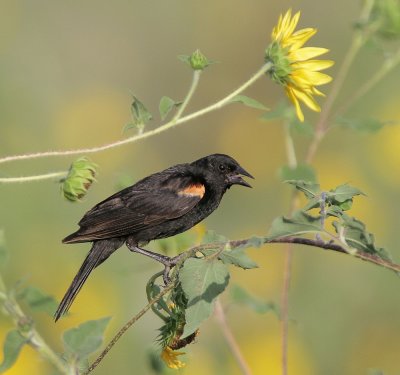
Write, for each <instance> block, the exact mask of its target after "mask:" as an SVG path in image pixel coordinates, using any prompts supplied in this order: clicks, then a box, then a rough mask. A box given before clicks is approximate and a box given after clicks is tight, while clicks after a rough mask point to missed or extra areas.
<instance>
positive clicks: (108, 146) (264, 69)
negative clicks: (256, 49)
mask: <svg viewBox="0 0 400 375" xmlns="http://www.w3.org/2000/svg"><path fill="white" fill-rule="evenodd" d="M271 67H272V64H271V63H266V64H264V65H263V66H262V67H261V69H260V70H258V71H257V72H256V74H254V75H253V76H252V77H251V78H250V79H249V80H248V81H246V82H245V83H244V84H242V85H241V86H240V87H238V88H237V89H236V90H234V91H233V92H232V93H230V94H229V95H227V96H226V97H225V98H223V99H221V100H219V101H218V102H216V103H214V104H212V105H210V106H208V107H206V108H203V109H201V110H199V111H196V112H194V113H191V114H189V115H187V116H183V117H180V118H178V119H172V120H171V121H169V122H167V123H166V124H164V125H161V126H159V127H158V128H156V129H153V130H149V131H147V132H144V133H142V134H136V135H134V136H132V137H129V138H125V139H121V140H119V141H116V142H112V143H108V144H105V145H103V146H98V147H92V148H82V149H76V150H64V151H46V152H37V153H31V154H22V155H13V156H6V157H3V158H0V163H6V162H11V161H17V160H27V159H37V158H44V157H50V156H69V155H78V154H93V153H97V152H100V151H105V150H109V149H112V148H116V147H119V146H122V145H125V144H128V143H134V142H137V141H139V140H141V139H145V138H149V137H152V136H154V135H156V134H159V133H162V132H164V131H166V130H168V129H170V128H172V127H174V126H177V125H179V124H182V123H185V122H188V121H190V120H193V119H195V118H197V117H200V116H203V115H205V114H206V113H209V112H211V111H214V110H216V109H219V108H221V107H223V106H225V105H226V104H228V103H229V102H230V101H231V99H232V98H233V97H235V96H236V95H238V94H240V93H241V92H243V91H244V90H246V89H247V88H248V87H249V86H250V85H252V84H253V83H254V82H255V81H257V80H258V79H259V78H260V77H262V76H264V74H265V73H266V72H268V70H269V69H270V68H271Z"/></svg>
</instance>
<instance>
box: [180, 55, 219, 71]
mask: <svg viewBox="0 0 400 375" xmlns="http://www.w3.org/2000/svg"><path fill="white" fill-rule="evenodd" d="M178 58H179V59H180V60H181V61H183V62H184V63H186V64H188V65H189V66H190V67H191V68H192V69H193V70H204V69H205V68H207V66H209V65H211V64H213V63H215V61H211V60H208V59H207V57H205V56H204V55H203V54H202V53H201V52H200V50H196V51H194V52H193V53H192V54H191V55H190V56H188V55H180V56H178Z"/></svg>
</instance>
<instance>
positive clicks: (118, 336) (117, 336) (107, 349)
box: [83, 282, 175, 375]
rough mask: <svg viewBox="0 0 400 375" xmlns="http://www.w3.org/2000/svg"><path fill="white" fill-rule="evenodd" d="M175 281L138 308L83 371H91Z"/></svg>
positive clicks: (86, 372)
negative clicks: (141, 307)
mask: <svg viewBox="0 0 400 375" xmlns="http://www.w3.org/2000/svg"><path fill="white" fill-rule="evenodd" d="M174 286H175V282H171V283H170V284H168V285H167V286H166V287H165V288H164V289H163V290H162V291H161V292H160V293H159V294H158V295H157V296H156V297H154V298H153V299H152V300H151V301H150V302H149V303H148V304H147V305H146V306H145V307H144V308H143V309H142V310H140V311H139V312H138V313H137V314H136V315H135V316H134V317H133V318H132V319H130V320H129V321H128V322H127V323H126V324H125V325H124V326H123V327H122V328H121V329H120V330H119V331H118V333H117V334H116V335H115V336H114V337H113V339H112V340H111V341H110V343H109V344H108V345H107V346H106V348H105V349H104V350H103V351H102V352H101V354H100V355H99V356H98V357H97V359H96V360H95V361H94V362H93V363H92V364H91V365H90V367H89V368H88V369H87V370H86V371H85V372H84V373H83V375H87V374H89V373H90V372H92V371H93V370H94V369H95V368H96V367H97V366H98V364H99V363H100V362H101V361H102V360H103V359H104V357H105V356H106V355H107V353H108V352H109V351H110V350H111V349H112V347H113V346H114V345H115V344H116V343H117V341H118V340H119V339H120V338H121V336H122V335H123V334H124V333H125V332H126V331H127V330H128V329H129V328H130V327H131V326H132V325H133V324H135V323H136V322H137V321H138V320H139V319H140V318H141V317H142V316H143V315H144V314H145V313H146V312H147V311H148V310H150V308H151V306H153V305H154V304H155V303H156V302H157V301H159V300H160V299H161V298H162V297H163V296H164V295H166V294H167V293H168V292H169V291H170V290H171V289H172V288H173V287H174Z"/></svg>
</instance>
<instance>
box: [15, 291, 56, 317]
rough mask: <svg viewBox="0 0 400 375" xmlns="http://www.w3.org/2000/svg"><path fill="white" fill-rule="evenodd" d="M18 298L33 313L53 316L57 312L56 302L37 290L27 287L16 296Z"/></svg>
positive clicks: (51, 297)
mask: <svg viewBox="0 0 400 375" xmlns="http://www.w3.org/2000/svg"><path fill="white" fill-rule="evenodd" d="M18 297H19V298H22V299H23V300H24V301H26V302H27V303H28V305H29V307H30V308H31V309H32V310H33V311H43V312H46V313H47V314H49V315H50V316H53V315H54V313H55V311H56V310H57V306H58V302H57V301H56V299H55V298H54V297H53V296H50V295H48V294H46V293H44V292H43V291H41V290H40V289H39V288H36V287H33V286H28V287H26V288H25V289H24V290H23V291H22V292H20V293H19V294H18Z"/></svg>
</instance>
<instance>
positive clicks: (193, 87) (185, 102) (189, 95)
mask: <svg viewBox="0 0 400 375" xmlns="http://www.w3.org/2000/svg"><path fill="white" fill-rule="evenodd" d="M200 74H201V70H195V71H194V73H193V79H192V84H191V85H190V88H189V91H188V93H187V95H186V98H185V99H184V100H183V103H182V104H181V105H180V106H179V109H178V111H177V112H176V114H175V116H174V117H173V118H172V120H171V122H176V121H177V120H178V119H179V118H180V117H181V115H182V113H183V111H184V110H185V109H186V107H187V105H188V104H189V102H190V99H191V98H192V96H193V94H194V92H195V91H196V88H197V85H198V84H199V80H200Z"/></svg>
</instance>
